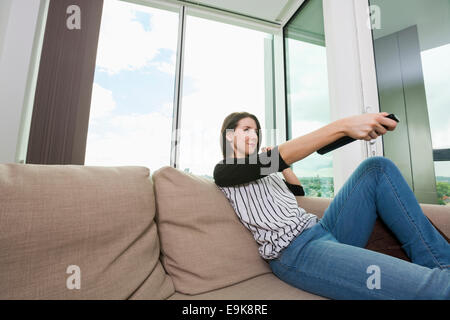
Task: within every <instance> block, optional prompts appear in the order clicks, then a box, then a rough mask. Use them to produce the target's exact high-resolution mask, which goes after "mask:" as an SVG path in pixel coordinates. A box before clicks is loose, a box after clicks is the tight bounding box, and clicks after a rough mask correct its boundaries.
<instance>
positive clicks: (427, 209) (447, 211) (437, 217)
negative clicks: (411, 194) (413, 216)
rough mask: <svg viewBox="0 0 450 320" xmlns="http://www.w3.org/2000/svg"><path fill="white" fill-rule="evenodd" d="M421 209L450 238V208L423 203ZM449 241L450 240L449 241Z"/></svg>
mask: <svg viewBox="0 0 450 320" xmlns="http://www.w3.org/2000/svg"><path fill="white" fill-rule="evenodd" d="M420 207H421V208H422V211H423V212H424V213H425V215H426V216H427V217H428V219H430V220H431V222H432V223H433V224H434V225H435V227H437V228H438V229H439V230H440V231H441V232H442V233H443V234H445V236H447V238H449V237H450V206H443V205H437V204H424V203H421V204H420ZM447 241H448V240H447Z"/></svg>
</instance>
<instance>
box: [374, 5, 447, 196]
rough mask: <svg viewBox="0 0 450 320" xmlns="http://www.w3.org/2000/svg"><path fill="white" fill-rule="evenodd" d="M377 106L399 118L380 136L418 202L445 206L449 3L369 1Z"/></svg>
mask: <svg viewBox="0 0 450 320" xmlns="http://www.w3.org/2000/svg"><path fill="white" fill-rule="evenodd" d="M370 4H371V5H373V6H377V7H378V9H379V10H378V12H379V13H380V14H379V17H378V18H379V19H380V21H379V28H375V29H373V41H374V49H375V58H376V68H377V81H378V88H379V96H380V109H381V111H386V112H389V113H395V114H396V115H398V116H399V117H400V120H401V122H400V125H399V126H398V127H397V129H396V130H395V131H394V132H393V133H392V134H390V135H389V136H386V137H383V141H384V146H385V150H384V151H385V156H387V157H389V158H391V159H392V160H394V161H395V163H396V164H398V166H399V168H400V170H401V171H402V174H403V175H404V176H405V178H406V180H407V181H408V183H409V185H410V186H411V188H412V190H413V191H414V193H415V195H416V197H417V198H418V200H419V202H421V203H432V204H441V205H450V198H449V197H450V139H449V137H450V113H449V112H448V111H449V106H450V91H449V90H448V88H449V87H450V77H449V74H450V62H449V61H450V59H449V57H450V2H449V1H448V0H435V1H426V0H396V1H386V0H371V1H370Z"/></svg>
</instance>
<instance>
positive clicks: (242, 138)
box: [227, 117, 258, 158]
mask: <svg viewBox="0 0 450 320" xmlns="http://www.w3.org/2000/svg"><path fill="white" fill-rule="evenodd" d="M257 130H258V128H257V126H256V122H255V120H253V119H252V118H250V117H247V118H243V119H241V120H239V122H238V124H237V126H236V128H235V129H234V132H233V135H232V134H227V140H228V141H229V142H231V143H232V146H233V150H234V151H235V157H236V158H243V157H246V156H248V155H250V154H252V153H253V152H255V150H256V147H257V145H258V133H257Z"/></svg>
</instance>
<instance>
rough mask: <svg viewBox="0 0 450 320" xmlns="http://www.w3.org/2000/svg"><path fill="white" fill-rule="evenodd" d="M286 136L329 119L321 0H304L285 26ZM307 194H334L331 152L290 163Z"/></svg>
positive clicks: (317, 125) (304, 132)
mask: <svg viewBox="0 0 450 320" xmlns="http://www.w3.org/2000/svg"><path fill="white" fill-rule="evenodd" d="M284 37H285V40H284V41H285V56H286V79H287V81H286V87H287V106H288V139H292V138H295V137H298V136H302V135H305V134H308V133H310V132H312V131H314V130H317V129H319V128H321V127H323V126H325V125H327V124H329V123H330V121H331V116H330V103H329V96H328V73H327V57H326V47H325V36H324V26H323V9H322V1H321V0H309V1H308V0H307V2H306V3H305V4H304V5H303V6H302V7H301V8H300V9H299V11H298V12H297V13H296V15H294V16H293V18H292V19H291V20H290V21H289V23H288V24H287V25H286V27H285V29H284ZM292 168H293V171H294V173H295V174H296V176H297V177H298V178H299V180H300V181H301V183H302V185H303V186H304V189H305V193H306V195H307V196H313V197H327V198H332V197H334V183H333V163H332V153H329V154H325V155H319V154H317V153H313V154H311V155H310V156H308V157H307V158H305V159H303V160H301V161H298V162H296V163H294V164H293V165H292Z"/></svg>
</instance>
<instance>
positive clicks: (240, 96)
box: [178, 15, 269, 179]
mask: <svg viewBox="0 0 450 320" xmlns="http://www.w3.org/2000/svg"><path fill="white" fill-rule="evenodd" d="M267 37H269V35H268V34H265V33H262V32H259V31H254V30H250V29H246V28H242V27H237V26H233V25H229V24H225V23H220V22H215V21H211V20H207V19H203V18H199V17H195V16H190V15H188V16H187V22H186V38H185V39H186V42H185V50H184V51H185V53H184V69H183V95H182V107H181V109H182V111H181V119H182V120H181V130H180V137H181V140H180V159H179V166H178V167H179V168H180V169H182V170H184V171H186V172H191V173H195V174H197V175H201V176H205V177H208V178H211V179H212V172H213V170H214V166H215V164H216V163H217V162H218V161H220V160H221V159H222V152H221V149H220V139H219V137H220V129H221V126H222V123H223V120H224V119H225V117H226V116H227V115H228V114H230V113H232V112H241V111H246V112H249V113H252V114H254V115H255V116H256V117H257V118H258V120H259V122H260V124H261V126H262V130H263V140H262V143H261V147H263V146H265V141H266V140H265V139H266V136H265V128H264V123H265V119H266V116H265V89H264V81H265V75H264V41H265V39H266V38H267Z"/></svg>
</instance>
